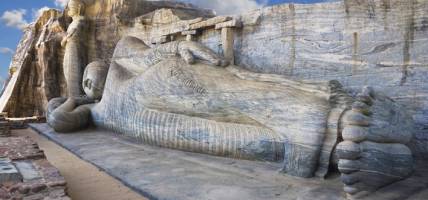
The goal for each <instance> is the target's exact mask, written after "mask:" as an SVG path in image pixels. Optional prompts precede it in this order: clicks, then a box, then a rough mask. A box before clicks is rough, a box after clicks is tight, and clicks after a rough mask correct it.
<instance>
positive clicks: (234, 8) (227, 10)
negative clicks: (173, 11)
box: [182, 0, 265, 15]
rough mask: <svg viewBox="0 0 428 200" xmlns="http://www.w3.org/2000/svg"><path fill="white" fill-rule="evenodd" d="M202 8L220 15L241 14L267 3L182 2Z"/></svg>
mask: <svg viewBox="0 0 428 200" xmlns="http://www.w3.org/2000/svg"><path fill="white" fill-rule="evenodd" d="M182 1H184V2H188V3H191V4H193V5H196V6H198V7H200V8H208V9H212V10H214V11H216V13H217V14H218V15H229V14H240V13H244V12H246V11H249V10H254V9H258V8H261V7H263V6H264V5H265V3H257V2H256V1H255V0H231V1H226V0H182Z"/></svg>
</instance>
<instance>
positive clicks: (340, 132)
mask: <svg viewBox="0 0 428 200" xmlns="http://www.w3.org/2000/svg"><path fill="white" fill-rule="evenodd" d="M82 85H83V90H84V91H85V93H86V95H87V97H86V98H83V97H69V98H68V99H66V98H56V99H53V100H51V101H50V103H49V106H48V116H47V119H48V123H49V124H50V126H51V127H53V129H55V130H56V131H57V132H73V131H76V130H79V129H83V128H85V127H87V126H88V125H89V124H94V125H95V126H96V127H100V128H104V129H109V130H111V131H114V132H118V133H121V134H124V135H127V136H130V137H133V138H135V139H136V140H139V141H141V142H143V143H146V144H149V145H156V146H161V147H166V148H173V149H179V150H184V151H191V152H197V153H206V154H211V155H216V156H226V157H232V158H237V159H249V160H263V161H271V162H282V163H283V166H284V167H283V172H285V173H288V174H290V175H294V176H299V177H313V176H324V175H325V174H326V173H327V171H328V169H329V167H330V168H331V167H332V166H336V168H338V169H339V171H340V172H341V173H342V176H341V180H342V181H343V183H344V184H345V187H344V189H345V192H346V193H348V194H349V195H351V196H358V195H363V194H367V193H370V192H373V191H375V190H377V189H378V188H380V187H383V186H385V185H387V184H390V183H392V182H395V181H398V180H401V179H404V178H406V177H408V176H409V175H410V174H411V172H412V166H413V158H412V153H411V151H410V149H409V148H408V147H407V146H406V144H407V143H408V142H409V141H410V140H411V138H412V132H411V127H412V124H411V123H412V121H411V120H410V117H408V115H407V114H406V112H405V110H404V109H403V108H401V107H400V106H399V105H398V104H397V103H395V102H394V101H393V100H392V99H390V98H388V97H386V96H385V95H383V94H381V93H377V92H375V91H374V90H373V89H371V88H370V87H365V88H364V89H362V92H361V93H360V94H359V95H358V96H357V97H351V96H350V95H348V94H347V93H346V92H345V90H344V89H343V88H342V86H341V85H340V83H339V82H337V81H329V82H325V83H308V82H298V81H294V80H289V79H287V78H286V77H284V76H280V75H273V74H261V73H254V72H250V71H247V70H245V69H243V68H240V67H238V66H235V65H230V64H228V62H226V61H224V60H223V59H221V57H220V56H219V55H217V54H215V53H214V52H212V51H211V50H210V49H208V48H207V47H204V46H203V45H201V44H199V43H197V42H192V41H174V42H170V43H166V44H160V45H157V46H155V47H153V48H149V47H148V46H147V45H146V44H145V43H144V42H143V41H142V40H140V39H138V38H135V37H130V36H128V37H124V38H123V39H122V40H121V41H120V42H119V43H118V44H117V46H116V49H115V52H114V55H113V57H112V59H111V63H110V65H109V67H108V66H107V64H105V63H103V62H93V63H91V64H89V65H88V66H87V67H86V69H85V72H84V75H83V83H82Z"/></svg>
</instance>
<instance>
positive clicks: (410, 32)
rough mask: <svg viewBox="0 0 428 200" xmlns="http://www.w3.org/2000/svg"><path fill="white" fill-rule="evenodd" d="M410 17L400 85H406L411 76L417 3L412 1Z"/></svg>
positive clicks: (408, 17) (408, 16)
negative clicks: (411, 50)
mask: <svg viewBox="0 0 428 200" xmlns="http://www.w3.org/2000/svg"><path fill="white" fill-rule="evenodd" d="M409 6H410V8H409V9H410V15H407V18H406V28H405V34H404V46H403V69H402V77H401V81H400V85H404V84H406V82H407V78H408V76H409V66H410V59H411V54H410V49H411V48H412V45H413V42H414V40H415V6H416V1H415V0H411V3H410V5H409Z"/></svg>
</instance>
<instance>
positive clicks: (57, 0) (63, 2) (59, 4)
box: [54, 0, 68, 8]
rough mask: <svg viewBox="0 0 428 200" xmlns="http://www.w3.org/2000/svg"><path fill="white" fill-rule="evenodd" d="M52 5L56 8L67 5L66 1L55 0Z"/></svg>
mask: <svg viewBox="0 0 428 200" xmlns="http://www.w3.org/2000/svg"><path fill="white" fill-rule="evenodd" d="M54 3H55V5H56V6H58V7H61V8H64V7H65V6H66V5H67V3H68V0H55V2H54Z"/></svg>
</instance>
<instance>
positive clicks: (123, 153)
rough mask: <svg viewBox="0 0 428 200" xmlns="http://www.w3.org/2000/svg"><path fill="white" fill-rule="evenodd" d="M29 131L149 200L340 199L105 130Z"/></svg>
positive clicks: (421, 175)
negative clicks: (41, 136) (48, 140)
mask: <svg viewBox="0 0 428 200" xmlns="http://www.w3.org/2000/svg"><path fill="white" fill-rule="evenodd" d="M30 127H32V128H33V129H34V130H36V131H37V132H39V133H40V134H42V135H44V136H46V137H48V138H49V139H51V140H52V141H54V142H56V143H58V144H60V145H61V146H63V147H64V148H66V149H68V150H69V151H71V152H72V153H74V154H76V155H77V156H79V157H80V158H82V159H83V160H86V161H88V162H90V163H92V164H94V165H95V166H97V167H98V168H100V169H101V170H104V171H106V172H107V173H108V174H110V175H111V176H113V177H115V178H117V179H118V180H120V181H121V182H123V183H124V184H125V185H127V186H129V187H130V188H132V189H134V190H135V191H137V192H139V193H141V194H143V195H144V196H146V197H148V198H150V199H165V200H168V199H174V200H193V199H198V200H216V199H222V200H235V199H246V200H258V199H266V200H270V199H272V200H273V199H281V200H288V199H290V200H291V199H297V200H306V199H314V198H316V199H320V200H323V199H325V200H335V199H344V193H343V191H342V185H341V183H340V181H339V178H338V177H331V178H329V179H327V180H320V179H318V178H313V179H302V178H296V177H292V176H288V175H285V174H282V173H280V172H279V169H280V168H281V166H280V164H276V163H269V162H253V161H245V160H234V159H229V158H221V157H215V156H208V155H203V154H196V153H189V152H182V151H175V150H170V149H164V148H158V147H153V146H148V145H143V144H139V143H136V142H133V141H131V140H130V139H129V138H125V137H122V136H120V135H117V134H114V133H112V132H109V131H105V130H97V129H88V130H84V131H80V132H76V133H73V134H59V133H56V132H55V131H53V130H52V129H51V128H50V127H49V126H47V125H46V124H30ZM426 174H427V173H426V171H418V173H416V174H415V176H414V177H412V178H410V179H408V180H405V181H403V182H399V183H397V184H393V185H391V186H390V187H387V188H384V189H382V190H381V191H380V192H378V193H376V194H374V196H373V197H370V198H368V199H397V197H400V198H401V197H410V196H412V195H414V194H415V193H416V192H419V191H423V190H424V189H426V188H427V186H428V179H427V176H426ZM424 180H425V181H424ZM409 184H413V185H414V186H412V185H409Z"/></svg>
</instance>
